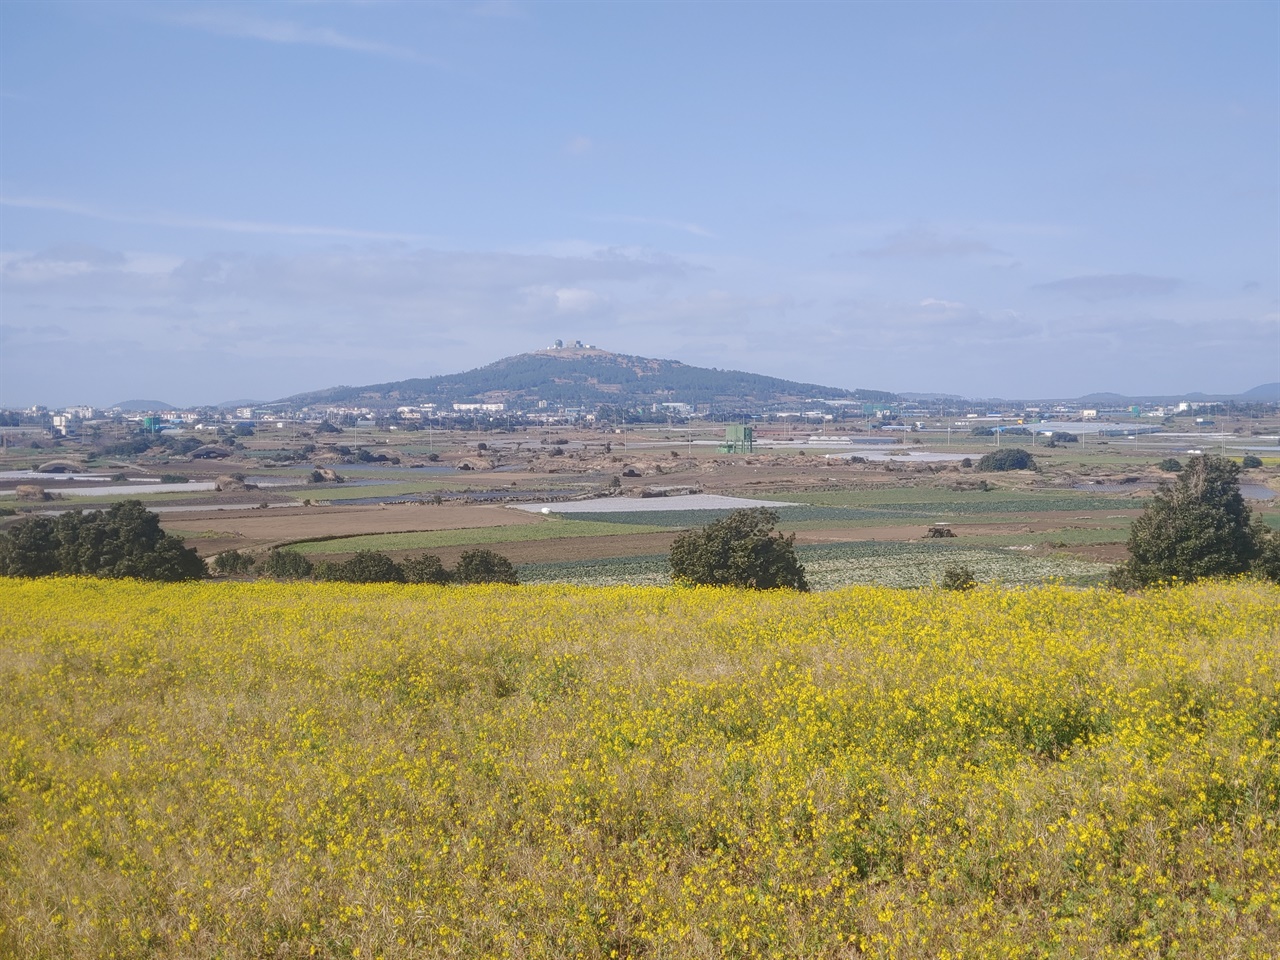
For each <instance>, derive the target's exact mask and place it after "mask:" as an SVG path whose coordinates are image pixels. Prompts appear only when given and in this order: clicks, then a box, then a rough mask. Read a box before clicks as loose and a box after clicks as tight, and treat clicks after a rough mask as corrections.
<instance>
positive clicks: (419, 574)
mask: <svg viewBox="0 0 1280 960" xmlns="http://www.w3.org/2000/svg"><path fill="white" fill-rule="evenodd" d="M400 566H401V569H403V570H404V579H405V582H407V583H436V584H445V583H449V582H450V581H452V580H453V575H452V574H451V573H450V572H449V571H448V570H447V569H446V568H445V565H444V564H443V563H442V562H441V561H440V558H439V557H437V556H436V555H435V554H433V553H424V554H423V555H422V556H420V557H410V558H409V559H407V560H405V561H404V562H403V563H401V564H400Z"/></svg>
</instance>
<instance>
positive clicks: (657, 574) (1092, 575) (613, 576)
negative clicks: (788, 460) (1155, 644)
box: [519, 538, 1111, 590]
mask: <svg viewBox="0 0 1280 960" xmlns="http://www.w3.org/2000/svg"><path fill="white" fill-rule="evenodd" d="M1024 539H1025V538H1024ZM796 552H797V553H798V554H799V557H800V560H801V562H802V563H803V564H804V565H805V569H806V571H807V576H808V579H809V583H810V585H811V586H812V587H813V589H814V590H839V589H842V588H844V587H848V586H854V585H879V586H889V587H899V588H919V587H928V586H931V585H934V584H937V583H940V582H941V581H942V576H943V572H944V571H945V570H946V568H947V567H948V566H953V565H965V566H968V567H969V568H970V569H971V570H972V571H973V573H974V575H975V576H976V577H977V578H978V579H979V580H981V581H984V582H998V583H1002V584H1005V585H1008V586H1014V585H1031V584H1039V583H1046V582H1051V581H1052V582H1061V583H1067V584H1075V585H1081V586H1088V585H1092V584H1097V583H1101V582H1102V581H1103V580H1105V579H1106V577H1107V574H1108V573H1109V572H1110V570H1111V567H1110V565H1108V564H1104V563H1094V562H1092V561H1088V560H1082V559H1080V558H1079V557H1073V556H1070V555H1065V554H1055V555H1051V556H1042V555H1039V554H1029V553H1027V552H1023V551H1020V550H1010V549H1002V548H1000V547H998V546H979V545H976V544H969V543H968V542H967V541H961V540H929V541H923V542H914V543H895V542H886V541H854V542H850V543H833V544H820V545H819V544H803V545H800V546H798V547H797V548H796ZM519 571H520V580H521V582H522V583H562V584H571V583H578V584H583V585H590V586H619V585H632V586H654V585H663V584H669V583H670V582H671V577H670V566H669V564H668V562H667V556H666V554H652V555H649V556H638V557H617V558H607V559H600V560H566V561H563V562H560V563H536V564H534V563H530V564H522V565H521V566H520V568H519Z"/></svg>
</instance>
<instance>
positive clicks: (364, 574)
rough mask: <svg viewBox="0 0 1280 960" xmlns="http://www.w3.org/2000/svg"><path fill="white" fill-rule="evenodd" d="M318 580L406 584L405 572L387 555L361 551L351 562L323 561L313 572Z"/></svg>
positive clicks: (372, 551)
mask: <svg viewBox="0 0 1280 960" xmlns="http://www.w3.org/2000/svg"><path fill="white" fill-rule="evenodd" d="M313 576H314V577H315V578H316V579H317V580H335V581H338V582H341V583H404V581H405V576H404V571H403V570H402V569H401V568H400V564H398V563H396V562H395V561H394V560H392V559H391V558H390V557H388V556H387V555H386V554H385V553H379V552H378V551H377V550H361V551H360V552H358V553H357V554H356V555H355V556H354V557H351V558H350V559H349V560H343V561H341V562H334V561H329V560H326V561H322V562H321V563H319V564H317V565H316V567H315V570H314V571H313Z"/></svg>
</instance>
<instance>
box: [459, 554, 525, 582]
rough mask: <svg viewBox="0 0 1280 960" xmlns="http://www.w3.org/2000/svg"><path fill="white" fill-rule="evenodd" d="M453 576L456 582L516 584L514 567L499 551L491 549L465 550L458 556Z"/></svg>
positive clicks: (518, 580) (517, 578) (517, 580)
mask: <svg viewBox="0 0 1280 960" xmlns="http://www.w3.org/2000/svg"><path fill="white" fill-rule="evenodd" d="M453 578H454V580H456V581H457V582H458V583H510V584H518V583H519V582H520V579H519V577H517V576H516V568H515V567H514V566H512V565H511V561H510V560H508V559H507V558H506V557H504V556H503V555H502V554H500V553H494V552H493V551H492V550H484V549H480V550H466V551H463V554H462V556H460V557H459V558H458V565H457V566H456V567H454V570H453Z"/></svg>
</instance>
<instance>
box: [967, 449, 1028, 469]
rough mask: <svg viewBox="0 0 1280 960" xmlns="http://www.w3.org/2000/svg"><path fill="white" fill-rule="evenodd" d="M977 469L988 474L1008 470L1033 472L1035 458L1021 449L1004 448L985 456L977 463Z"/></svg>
mask: <svg viewBox="0 0 1280 960" xmlns="http://www.w3.org/2000/svg"><path fill="white" fill-rule="evenodd" d="M978 469H979V470H983V471H986V472H988V473H1003V472H1005V471H1008V470H1035V469H1036V460H1035V457H1033V456H1031V454H1029V453H1027V451H1025V450H1023V449H1022V448H1021V447H1004V448H1003V449H1000V450H993V451H991V452H990V453H988V454H985V455H984V456H983V457H982V459H981V460H979V461H978Z"/></svg>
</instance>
